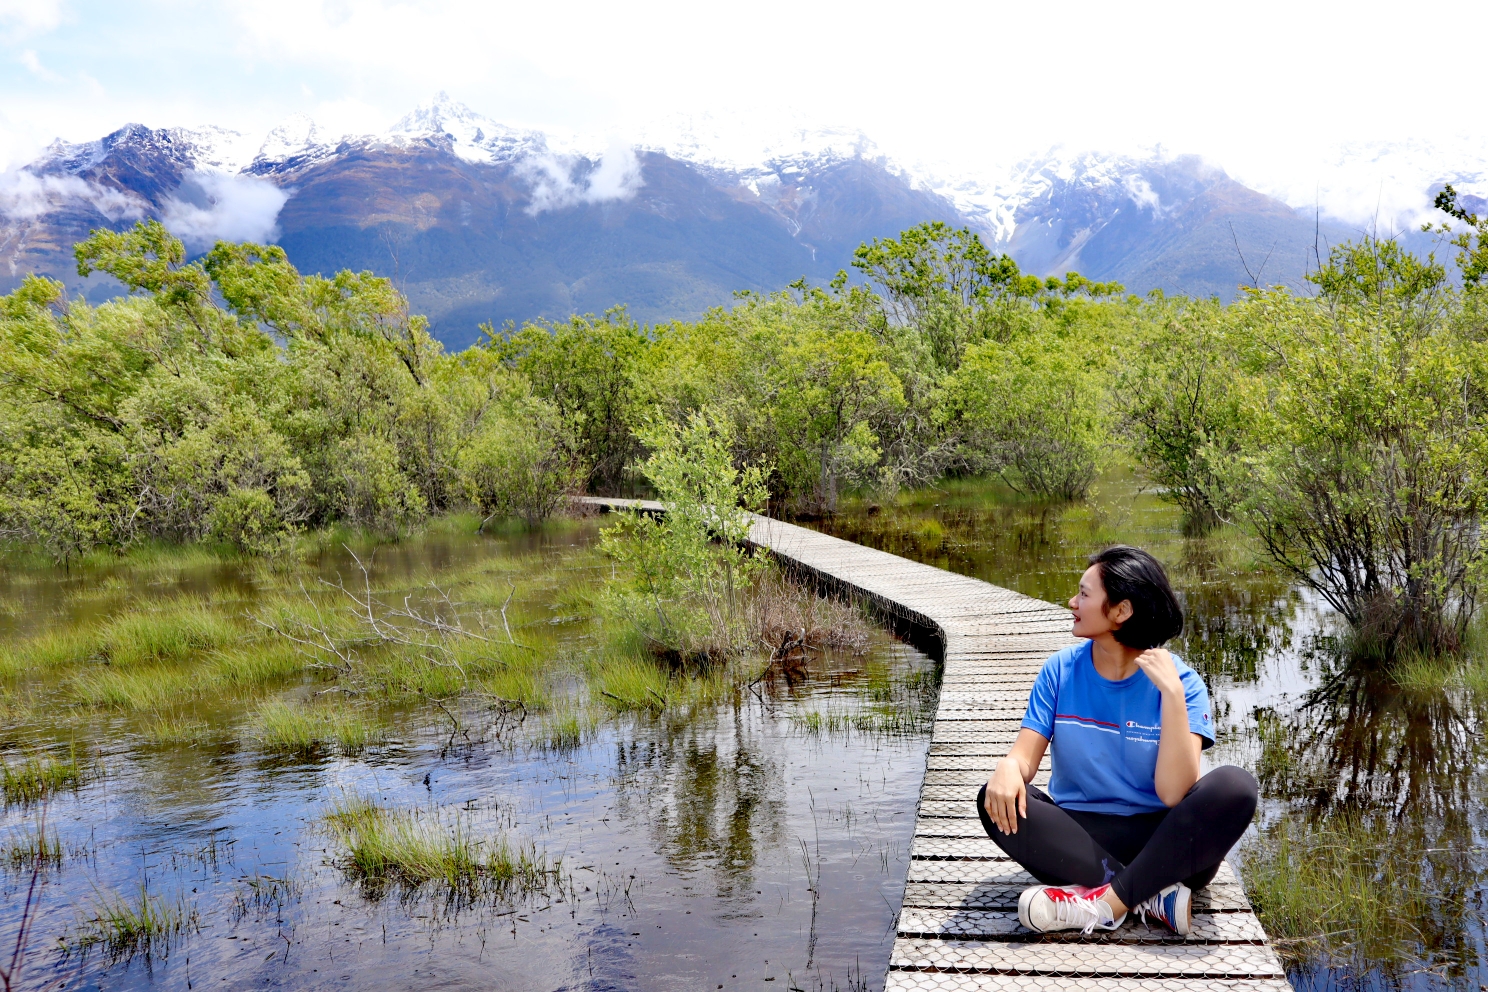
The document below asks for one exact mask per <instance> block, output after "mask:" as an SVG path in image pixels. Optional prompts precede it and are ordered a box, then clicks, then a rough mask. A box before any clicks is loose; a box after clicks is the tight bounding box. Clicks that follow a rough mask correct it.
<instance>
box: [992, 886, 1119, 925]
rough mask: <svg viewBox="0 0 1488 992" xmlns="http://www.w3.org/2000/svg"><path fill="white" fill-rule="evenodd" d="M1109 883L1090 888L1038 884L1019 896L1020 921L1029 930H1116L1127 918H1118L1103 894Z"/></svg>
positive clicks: (1108, 887) (1108, 888) (1107, 890)
mask: <svg viewBox="0 0 1488 992" xmlns="http://www.w3.org/2000/svg"><path fill="white" fill-rule="evenodd" d="M1110 889H1111V887H1110V886H1109V885H1102V886H1101V887H1100V888H1097V889H1088V888H1086V887H1085V886H1083V885H1035V886H1032V887H1031V888H1027V889H1024V890H1023V894H1022V895H1020V896H1019V897H1018V922H1019V923H1021V924H1023V926H1025V927H1027V928H1028V929H1029V930H1036V931H1038V932H1039V933H1049V932H1050V931H1053V930H1079V931H1080V932H1082V933H1090V932H1091V931H1092V930H1115V929H1116V928H1117V927H1119V926H1121V924H1122V922H1123V921H1124V920H1125V919H1126V914H1125V913H1122V914H1121V919H1119V920H1118V919H1116V918H1115V917H1114V916H1113V915H1112V913H1111V907H1110V906H1109V905H1108V904H1107V903H1106V901H1105V900H1104V899H1102V898H1101V896H1103V895H1105V894H1106V893H1107V892H1109V891H1110Z"/></svg>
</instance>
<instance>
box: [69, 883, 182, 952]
mask: <svg viewBox="0 0 1488 992" xmlns="http://www.w3.org/2000/svg"><path fill="white" fill-rule="evenodd" d="M196 923H197V913H196V910H195V909H190V908H187V907H186V906H185V905H184V903H182V902H181V901H179V900H178V901H177V902H176V903H174V904H171V903H168V902H166V901H165V900H164V899H163V898H161V897H159V896H152V895H151V894H150V891H149V889H148V888H147V887H146V886H145V885H143V884H141V885H140V887H139V891H138V892H137V893H136V894H135V895H134V897H132V898H130V897H126V896H122V895H117V894H116V895H106V896H102V897H100V898H99V899H98V901H97V902H96V903H95V904H94V907H93V915H92V916H91V917H90V918H88V919H87V920H86V921H84V923H83V925H82V928H81V931H80V933H79V934H78V936H77V939H76V944H77V946H78V947H80V948H83V949H85V950H86V949H87V948H90V947H95V946H99V945H101V946H102V947H103V948H104V950H105V951H106V952H107V953H108V955H109V956H110V957H112V958H127V957H133V956H134V955H136V954H144V955H146V956H153V955H156V954H164V953H166V952H167V951H169V949H170V947H171V945H172V944H173V943H174V942H175V941H176V940H177V939H179V938H180V937H181V936H183V935H184V934H185V933H186V931H187V930H189V929H191V928H193V927H195V926H196Z"/></svg>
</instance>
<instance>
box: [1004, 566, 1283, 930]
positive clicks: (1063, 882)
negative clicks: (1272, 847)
mask: <svg viewBox="0 0 1488 992" xmlns="http://www.w3.org/2000/svg"><path fill="white" fill-rule="evenodd" d="M1070 609H1071V610H1073V611H1074V620H1075V624H1074V630H1073V633H1074V635H1075V636H1076V637H1084V638H1087V640H1086V641H1084V642H1083V643H1081V644H1078V645H1075V646H1074V647H1069V648H1065V649H1064V650H1062V651H1060V652H1058V653H1057V654H1055V655H1054V656H1053V657H1051V658H1050V659H1049V660H1048V661H1046V662H1045V663H1044V667H1043V669H1042V670H1041V671H1040V672H1039V675H1038V678H1037V679H1036V680H1035V681H1034V683H1033V691H1032V693H1030V695H1029V697H1028V711H1027V714H1026V715H1025V716H1024V717H1023V726H1022V729H1021V730H1019V731H1018V738H1017V740H1016V741H1014V743H1013V747H1012V750H1011V751H1009V752H1008V756H1007V757H1006V758H1003V759H1002V760H1001V761H1000V762H998V764H997V770H996V771H994V772H993V773H992V777H991V779H989V780H988V782H987V784H986V785H984V786H983V787H982V790H981V792H980V793H978V794H977V812H978V813H980V815H981V818H982V826H983V827H985V828H986V830H987V834H988V836H990V837H991V838H992V839H993V840H994V841H996V842H997V844H998V845H999V846H1000V847H1001V848H1002V849H1003V850H1004V851H1006V852H1007V853H1008V855H1009V856H1010V857H1011V858H1012V859H1013V860H1015V861H1017V862H1018V863H1019V864H1021V865H1022V866H1023V867H1024V868H1026V869H1027V870H1028V872H1029V874H1031V875H1033V877H1034V878H1037V879H1038V880H1039V881H1040V882H1044V883H1046V884H1044V885H1035V886H1033V887H1032V888H1029V889H1027V890H1025V891H1024V892H1023V894H1022V895H1021V896H1020V897H1019V899H1018V922H1019V923H1021V924H1023V926H1025V927H1027V928H1028V929H1030V930H1038V931H1049V930H1068V929H1080V930H1083V931H1084V932H1086V933H1089V932H1090V931H1091V930H1093V929H1096V928H1100V929H1103V930H1114V929H1115V928H1116V927H1118V926H1120V925H1121V923H1122V921H1123V920H1125V919H1126V913H1127V911H1128V910H1131V909H1135V910H1137V911H1138V912H1139V913H1141V915H1142V918H1143V919H1148V918H1156V919H1157V920H1160V921H1161V922H1163V923H1165V924H1167V925H1168V926H1169V927H1171V928H1172V929H1173V930H1175V931H1177V932H1178V933H1180V934H1186V933H1188V932H1189V929H1190V927H1191V926H1192V915H1193V903H1192V898H1193V890H1194V889H1200V888H1203V887H1204V886H1205V885H1208V884H1209V882H1210V881H1211V880H1212V879H1213V878H1214V876H1215V874H1216V873H1217V872H1218V871H1219V866H1220V863H1221V862H1222V861H1223V860H1224V856H1225V854H1226V853H1228V851H1229V850H1230V847H1231V846H1232V845H1233V844H1234V843H1235V841H1237V840H1239V839H1240V835H1241V834H1242V833H1244V832H1245V828H1246V827H1247V826H1248V825H1249V823H1250V819H1251V816H1252V815H1253V814H1254V813H1255V808H1256V782H1255V779H1254V778H1253V777H1251V775H1250V773H1249V772H1247V771H1245V770H1244V769H1241V768H1236V767H1234V766H1233V765H1226V766H1224V767H1221V768H1216V769H1214V770H1213V771H1211V772H1209V773H1208V774H1207V775H1204V776H1203V777H1202V778H1201V777H1200V776H1199V752H1200V751H1201V750H1202V749H1203V748H1206V747H1210V746H1211V745H1213V743H1214V721H1213V718H1212V717H1211V715H1210V709H1209V692H1208V690H1207V689H1205V688H1204V682H1203V680H1202V679H1200V678H1199V676H1198V674H1197V673H1196V672H1195V671H1194V670H1193V669H1191V668H1189V667H1188V666H1187V665H1185V664H1184V663H1183V662H1182V661H1180V660H1179V659H1177V658H1175V657H1174V656H1173V655H1171V654H1169V653H1168V652H1167V651H1165V650H1163V649H1162V647H1161V645H1162V644H1164V643H1165V642H1166V641H1168V640H1169V639H1170V638H1173V637H1176V636H1177V635H1178V633H1179V632H1180V631H1182V629H1183V613H1182V611H1181V609H1180V608H1179V606H1178V600H1177V597H1175V596H1174V595H1173V589H1172V587H1171V586H1170V585H1169V584H1168V577H1167V575H1166V574H1165V573H1164V572H1163V568H1162V566H1161V565H1160V564H1158V562H1157V559H1155V558H1153V557H1152V556H1151V555H1150V554H1148V553H1147V552H1145V551H1141V550H1139V549H1137V548H1127V547H1114V548H1108V549H1106V550H1105V551H1102V552H1101V553H1100V554H1097V555H1094V556H1092V557H1091V559H1090V567H1089V568H1088V569H1087V570H1086V571H1085V574H1084V576H1082V577H1081V579H1080V591H1079V592H1078V593H1077V594H1076V595H1075V597H1074V599H1072V600H1070ZM1051 745H1052V747H1053V754H1052V757H1053V764H1054V773H1053V775H1052V776H1051V777H1050V779H1049V792H1048V794H1045V793H1044V792H1042V791H1041V790H1039V789H1038V788H1036V787H1034V786H1031V785H1029V784H1028V783H1029V782H1030V781H1032V780H1033V775H1034V772H1035V771H1037V769H1038V766H1039V762H1040V761H1042V760H1043V757H1044V750H1045V749H1046V748H1048V747H1050V746H1051Z"/></svg>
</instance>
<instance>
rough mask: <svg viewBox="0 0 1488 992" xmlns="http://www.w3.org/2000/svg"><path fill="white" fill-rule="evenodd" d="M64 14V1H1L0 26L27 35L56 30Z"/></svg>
mask: <svg viewBox="0 0 1488 992" xmlns="http://www.w3.org/2000/svg"><path fill="white" fill-rule="evenodd" d="M63 14H64V10H63V3H62V0H0V25H3V26H5V27H7V28H10V29H12V30H17V29H19V31H21V32H22V33H25V34H32V33H38V32H43V31H50V30H52V29H54V28H56V27H57V26H58V25H60V24H61V23H62V18H63Z"/></svg>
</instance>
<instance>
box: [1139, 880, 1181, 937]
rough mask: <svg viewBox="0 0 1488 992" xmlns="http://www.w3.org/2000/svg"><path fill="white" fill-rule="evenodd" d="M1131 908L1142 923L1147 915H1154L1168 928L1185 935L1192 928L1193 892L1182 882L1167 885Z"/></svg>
mask: <svg viewBox="0 0 1488 992" xmlns="http://www.w3.org/2000/svg"><path fill="white" fill-rule="evenodd" d="M1132 908H1133V909H1135V910H1136V911H1137V912H1138V913H1139V914H1140V915H1141V917H1142V921H1143V922H1144V923H1145V922H1146V921H1147V917H1149V916H1152V917H1155V918H1156V919H1157V920H1158V921H1159V922H1160V923H1162V924H1164V925H1165V926H1167V928H1168V929H1169V930H1172V931H1173V932H1174V933H1177V934H1182V935H1183V936H1185V937H1187V936H1188V932H1189V931H1190V930H1192V929H1193V892H1192V891H1191V890H1190V889H1189V887H1188V886H1186V885H1184V884H1183V883H1182V882H1176V883H1174V884H1173V885H1170V886H1168V887H1167V888H1166V889H1163V890H1162V891H1161V892H1159V893H1158V894H1157V895H1155V896H1153V897H1152V898H1150V899H1146V900H1144V901H1142V902H1140V903H1138V904H1137V905H1135V906H1133V907H1132Z"/></svg>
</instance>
